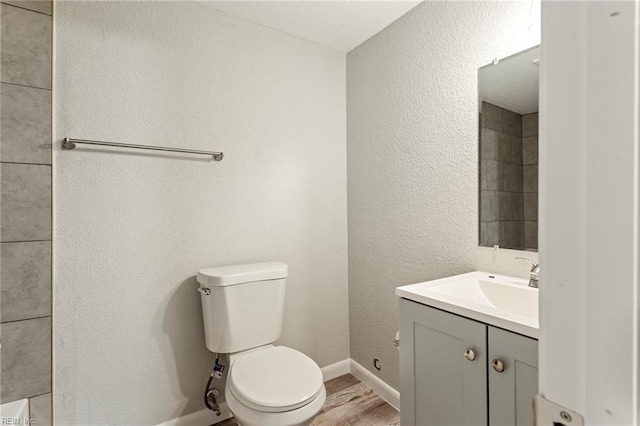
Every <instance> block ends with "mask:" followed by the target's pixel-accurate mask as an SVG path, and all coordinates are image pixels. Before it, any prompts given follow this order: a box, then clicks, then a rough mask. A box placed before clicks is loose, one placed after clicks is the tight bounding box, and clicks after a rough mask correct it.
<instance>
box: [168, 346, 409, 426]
mask: <svg viewBox="0 0 640 426" xmlns="http://www.w3.org/2000/svg"><path fill="white" fill-rule="evenodd" d="M321 370H322V377H323V380H324V381H325V382H326V381H328V380H331V379H335V378H336V377H340V376H342V375H344V374H347V373H351V374H353V375H354V376H355V377H356V378H357V379H358V380H360V381H361V382H362V383H364V384H365V385H367V386H369V387H370V388H371V389H372V390H373V391H374V392H375V393H376V394H377V395H378V396H379V397H380V398H382V399H384V400H385V401H387V402H388V403H389V405H391V406H392V407H393V408H395V409H396V410H398V411H399V410H400V393H399V392H398V391H397V390H395V389H394V388H392V387H391V386H389V385H388V384H386V383H385V382H383V381H382V380H381V379H380V378H378V377H377V376H376V375H375V374H373V373H372V372H370V371H369V370H367V369H366V368H364V367H363V366H361V365H360V364H358V363H357V362H355V361H354V360H352V359H351V358H347V359H343V360H342V361H338V362H336V363H334V364H331V365H327V366H326V367H322V368H321ZM220 410H221V411H222V414H221V415H220V416H219V417H218V416H216V414H215V413H214V412H213V411H211V410H209V409H204V410H200V411H196V412H195V413H191V414H187V415H186V416H182V417H177V418H175V419H171V420H167V421H166V422H164V423H160V424H159V425H157V426H194V425H212V424H215V423H218V422H221V421H223V420H227V419H230V418H231V417H232V414H231V411H229V407H228V406H227V403H226V402H222V403H220Z"/></svg>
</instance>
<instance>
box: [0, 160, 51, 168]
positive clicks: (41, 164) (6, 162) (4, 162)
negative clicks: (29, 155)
mask: <svg viewBox="0 0 640 426" xmlns="http://www.w3.org/2000/svg"><path fill="white" fill-rule="evenodd" d="M0 164H24V165H25V166H48V167H51V164H47V163H23V162H22V161H0Z"/></svg>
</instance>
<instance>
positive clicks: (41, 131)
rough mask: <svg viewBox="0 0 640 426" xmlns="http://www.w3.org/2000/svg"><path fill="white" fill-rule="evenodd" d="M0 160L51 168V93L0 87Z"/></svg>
mask: <svg viewBox="0 0 640 426" xmlns="http://www.w3.org/2000/svg"><path fill="white" fill-rule="evenodd" d="M0 158H1V159H2V161H6V162H13V163H39V164H51V91H50V90H46V89H37V88H32V87H24V86H15V85H12V84H6V83H2V84H1V85H0Z"/></svg>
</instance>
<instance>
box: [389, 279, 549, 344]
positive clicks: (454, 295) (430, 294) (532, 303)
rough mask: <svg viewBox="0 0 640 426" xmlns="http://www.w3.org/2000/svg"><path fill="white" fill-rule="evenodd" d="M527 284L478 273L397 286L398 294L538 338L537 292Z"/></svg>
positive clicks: (526, 281)
mask: <svg viewBox="0 0 640 426" xmlns="http://www.w3.org/2000/svg"><path fill="white" fill-rule="evenodd" d="M528 283H529V281H528V280H527V279H524V278H516V277H510V276H507V275H499V274H492V273H489V272H480V271H476V272H469V273H467V274H461V275H455V276H452V277H447V278H442V279H438V280H432V281H425V282H422V283H417V284H410V285H404V286H401V287H397V288H396V295H397V296H399V297H402V298H404V299H408V300H412V301H414V302H418V303H422V304H424V305H428V306H432V307H434V308H438V309H442V310H444V311H448V312H451V313H454V314H457V315H460V316H463V317H467V318H470V319H473V320H476V321H480V322H483V323H486V324H489V325H493V326H496V327H500V328H503V329H505V330H509V331H513V332H515V333H519V334H522V335H525V336H528V337H532V338H534V339H537V338H538V334H539V328H540V325H539V320H538V290H537V289H534V288H531V287H529V286H528Z"/></svg>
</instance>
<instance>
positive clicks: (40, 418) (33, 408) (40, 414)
mask: <svg viewBox="0 0 640 426" xmlns="http://www.w3.org/2000/svg"><path fill="white" fill-rule="evenodd" d="M51 414H52V413H51V394H50V393H45V394H44V395H38V396H35V397H33V398H29V416H30V417H31V419H32V420H33V422H34V424H35V425H36V426H51Z"/></svg>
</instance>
